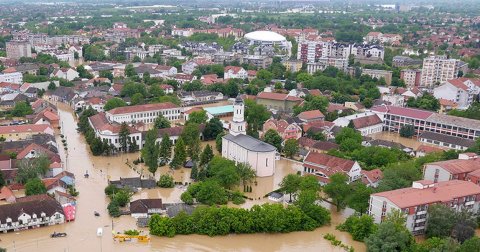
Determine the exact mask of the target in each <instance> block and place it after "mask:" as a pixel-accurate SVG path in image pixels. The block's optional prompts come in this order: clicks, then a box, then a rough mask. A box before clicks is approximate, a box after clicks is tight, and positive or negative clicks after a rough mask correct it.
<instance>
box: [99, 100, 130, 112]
mask: <svg viewBox="0 0 480 252" xmlns="http://www.w3.org/2000/svg"><path fill="white" fill-rule="evenodd" d="M125 106H127V103H126V102H125V101H124V100H123V99H120V98H117V97H114V98H111V99H109V100H108V101H107V102H106V103H105V106H104V107H103V109H104V110H105V111H109V110H111V109H114V108H119V107H125Z"/></svg>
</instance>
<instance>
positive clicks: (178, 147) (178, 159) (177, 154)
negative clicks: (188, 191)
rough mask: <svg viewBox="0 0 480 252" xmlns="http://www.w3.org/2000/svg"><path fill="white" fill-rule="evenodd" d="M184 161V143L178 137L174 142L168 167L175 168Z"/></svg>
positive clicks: (185, 152) (185, 156) (185, 153)
mask: <svg viewBox="0 0 480 252" xmlns="http://www.w3.org/2000/svg"><path fill="white" fill-rule="evenodd" d="M186 161H187V151H186V150H185V143H184V142H183V139H182V138H181V137H180V138H178V140H177V142H176V143H175V149H174V151H173V159H172V162H170V167H172V168H174V169H176V168H178V167H179V166H183V165H184V164H185V162H186Z"/></svg>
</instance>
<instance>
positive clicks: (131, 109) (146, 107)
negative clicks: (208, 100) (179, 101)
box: [107, 102, 179, 115]
mask: <svg viewBox="0 0 480 252" xmlns="http://www.w3.org/2000/svg"><path fill="white" fill-rule="evenodd" d="M172 108H179V107H178V106H177V105H175V104H173V103H171V102H164V103H152V104H143V105H135V106H126V107H119V108H114V109H112V110H109V111H108V112H107V113H108V114H111V115H121V114H129V113H137V112H147V111H155V110H162V109H172Z"/></svg>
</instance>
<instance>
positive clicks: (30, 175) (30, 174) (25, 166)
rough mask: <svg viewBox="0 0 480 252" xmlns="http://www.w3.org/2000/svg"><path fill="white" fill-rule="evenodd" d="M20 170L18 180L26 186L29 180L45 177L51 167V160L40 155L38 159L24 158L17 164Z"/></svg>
mask: <svg viewBox="0 0 480 252" xmlns="http://www.w3.org/2000/svg"><path fill="white" fill-rule="evenodd" d="M17 165H18V170H17V176H16V180H17V182H19V183H21V184H25V183H26V182H27V181H28V180H31V179H34V178H38V176H43V175H44V174H45V173H46V172H47V171H48V169H49V167H50V159H49V158H48V156H47V155H44V154H42V155H40V156H39V157H36V158H24V159H22V160H20V161H19V162H17Z"/></svg>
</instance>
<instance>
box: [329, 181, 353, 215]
mask: <svg viewBox="0 0 480 252" xmlns="http://www.w3.org/2000/svg"><path fill="white" fill-rule="evenodd" d="M347 182H348V177H347V176H346V175H345V174H343V173H335V174H333V175H332V176H330V182H329V183H328V184H326V185H325V187H324V189H323V191H324V192H325V193H326V194H327V195H328V197H330V198H331V199H332V201H333V203H334V204H335V206H336V207H337V212H339V211H340V210H341V209H344V208H345V207H346V206H347V199H348V196H349V194H350V187H349V185H348V184H347Z"/></svg>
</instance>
